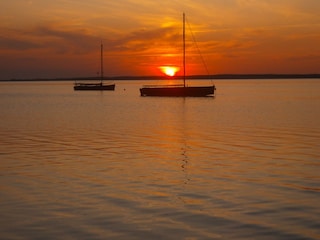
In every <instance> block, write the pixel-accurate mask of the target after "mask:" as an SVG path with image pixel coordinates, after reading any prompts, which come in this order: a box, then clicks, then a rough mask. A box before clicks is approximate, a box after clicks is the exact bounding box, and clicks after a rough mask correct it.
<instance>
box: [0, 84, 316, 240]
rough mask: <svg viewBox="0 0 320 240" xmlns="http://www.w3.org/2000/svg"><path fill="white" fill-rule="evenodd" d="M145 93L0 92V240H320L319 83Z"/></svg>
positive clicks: (125, 89) (121, 88) (42, 87)
mask: <svg viewBox="0 0 320 240" xmlns="http://www.w3.org/2000/svg"><path fill="white" fill-rule="evenodd" d="M145 83H146V82H142V81H133V82H127V81H119V82H116V84H117V86H116V91H114V92H74V91H73V86H72V84H73V83H72V82H46V83H41V82H27V83H21V82H20V83H19V82H17V83H0V163H1V165H0V189H1V191H0V214H1V219H0V238H1V239H319V238H320V203H319V202H320V80H238V81H235V80H232V81H231V80H220V81H219V80H218V81H215V84H216V87H217V94H216V97H215V98H157V97H154V98H148V97H140V96H139V87H140V86H142V85H143V84H145Z"/></svg>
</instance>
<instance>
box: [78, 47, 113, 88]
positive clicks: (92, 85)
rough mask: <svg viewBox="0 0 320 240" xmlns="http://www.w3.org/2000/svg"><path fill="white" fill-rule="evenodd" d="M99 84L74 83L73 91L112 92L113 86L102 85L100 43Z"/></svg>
mask: <svg viewBox="0 0 320 240" xmlns="http://www.w3.org/2000/svg"><path fill="white" fill-rule="evenodd" d="M100 65H101V66H100V68H101V71H100V74H101V75H100V82H99V83H79V82H76V83H75V84H74V86H73V89H74V90H109V91H114V88H115V84H114V83H113V84H104V83H103V44H102V43H101V62H100Z"/></svg>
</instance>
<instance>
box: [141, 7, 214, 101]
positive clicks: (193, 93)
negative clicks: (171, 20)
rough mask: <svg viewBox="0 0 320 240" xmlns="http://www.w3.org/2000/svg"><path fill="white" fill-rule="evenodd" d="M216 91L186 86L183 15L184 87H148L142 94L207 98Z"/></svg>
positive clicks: (145, 87) (206, 87) (143, 88)
mask: <svg viewBox="0 0 320 240" xmlns="http://www.w3.org/2000/svg"><path fill="white" fill-rule="evenodd" d="M215 90H216V88H215V86H214V85H211V86H187V85H186V43H185V14H184V13H183V85H160V86H159V85H148V86H144V87H142V88H140V94H141V96H157V97H206V96H210V95H214V91H215Z"/></svg>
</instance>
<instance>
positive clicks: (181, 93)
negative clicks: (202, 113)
mask: <svg viewBox="0 0 320 240" xmlns="http://www.w3.org/2000/svg"><path fill="white" fill-rule="evenodd" d="M215 89H216V88H215V86H214V85H212V86H195V87H170V86H164V87H143V88H140V94H141V96H155V97H206V96H210V95H214V91H215Z"/></svg>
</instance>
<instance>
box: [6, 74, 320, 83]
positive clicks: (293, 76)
mask: <svg viewBox="0 0 320 240" xmlns="http://www.w3.org/2000/svg"><path fill="white" fill-rule="evenodd" d="M302 78H313V79H315V78H319V79H320V74H215V75H191V76H187V77H186V79H302ZM160 79H182V76H174V77H166V76H114V77H104V78H103V80H160ZM77 80H100V78H98V77H72V78H70V77H69V78H30V79H8V80H0V82H21V81H77Z"/></svg>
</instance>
